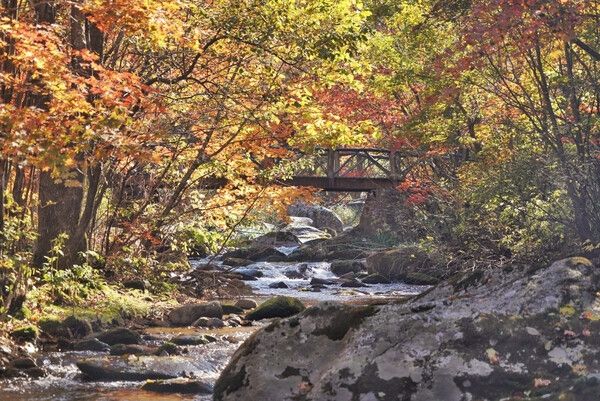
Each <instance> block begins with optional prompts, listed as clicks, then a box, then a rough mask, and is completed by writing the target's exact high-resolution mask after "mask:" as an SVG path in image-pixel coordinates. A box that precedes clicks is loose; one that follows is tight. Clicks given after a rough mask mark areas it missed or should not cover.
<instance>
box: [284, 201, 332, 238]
mask: <svg viewBox="0 0 600 401" xmlns="http://www.w3.org/2000/svg"><path fill="white" fill-rule="evenodd" d="M288 215H290V216H296V217H307V218H309V219H311V220H312V222H313V223H312V224H313V225H314V227H316V228H330V229H332V230H334V231H335V232H337V233H341V232H342V231H343V230H344V223H343V222H342V220H341V219H340V218H339V216H338V215H337V214H336V213H335V212H334V211H333V210H331V209H328V208H326V207H324V206H320V205H307V204H305V203H302V202H297V203H295V204H293V205H291V206H289V207H288Z"/></svg>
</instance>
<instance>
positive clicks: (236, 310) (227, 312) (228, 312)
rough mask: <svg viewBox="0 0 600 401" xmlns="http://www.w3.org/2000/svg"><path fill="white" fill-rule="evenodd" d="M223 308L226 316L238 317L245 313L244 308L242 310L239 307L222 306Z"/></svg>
mask: <svg viewBox="0 0 600 401" xmlns="http://www.w3.org/2000/svg"><path fill="white" fill-rule="evenodd" d="M221 307H222V308H223V314H224V315H231V314H234V315H237V314H240V313H244V308H240V307H239V306H237V305H229V304H221Z"/></svg>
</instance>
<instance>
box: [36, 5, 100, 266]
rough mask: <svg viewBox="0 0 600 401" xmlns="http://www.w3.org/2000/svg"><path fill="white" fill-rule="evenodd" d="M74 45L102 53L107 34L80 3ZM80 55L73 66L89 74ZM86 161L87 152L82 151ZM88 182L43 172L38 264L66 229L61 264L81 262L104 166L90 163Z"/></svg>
mask: <svg viewBox="0 0 600 401" xmlns="http://www.w3.org/2000/svg"><path fill="white" fill-rule="evenodd" d="M70 34H71V45H72V47H73V48H74V49H78V50H81V49H85V48H87V49H89V50H91V51H93V52H95V53H97V54H98V55H102V52H103V44H104V38H103V35H102V32H100V31H99V30H98V29H97V28H96V27H94V26H93V25H92V24H91V23H90V22H89V21H87V20H86V18H85V15H84V14H83V13H82V12H81V10H80V9H79V7H78V6H77V5H73V6H72V7H71V32H70ZM79 61H80V60H78V59H77V58H74V59H73V62H72V68H73V69H74V70H75V71H76V72H77V73H79V74H82V75H86V74H89V73H90V72H89V71H86V70H85V69H83V68H82V67H81V64H80V62H79ZM79 161H80V163H81V164H84V163H83V161H84V155H79ZM85 170H86V174H87V186H86V188H85V191H84V184H85V182H84V174H83V173H81V172H80V170H72V171H70V172H69V174H70V175H71V177H70V180H69V182H75V183H77V185H73V186H71V185H68V186H67V185H65V182H64V181H56V180H54V179H53V178H52V177H51V176H50V174H49V173H44V172H43V173H41V174H40V186H39V197H40V199H39V213H38V241H37V246H36V249H35V253H34V264H35V265H36V266H41V265H42V264H43V263H44V261H45V259H46V256H48V254H49V252H50V251H51V249H52V241H54V239H55V238H57V236H59V235H60V234H62V233H65V234H66V235H67V236H68V239H67V241H66V243H65V244H64V247H63V249H62V251H63V253H64V256H63V257H61V258H60V259H59V267H61V268H69V267H71V266H73V264H76V263H79V262H80V253H81V252H85V251H86V250H87V246H88V243H87V237H86V232H87V230H88V228H89V225H90V222H91V221H92V220H93V217H94V213H95V208H94V204H95V198H96V194H97V191H98V184H99V182H100V173H101V170H100V166H99V165H98V166H92V167H87V168H86V169H85Z"/></svg>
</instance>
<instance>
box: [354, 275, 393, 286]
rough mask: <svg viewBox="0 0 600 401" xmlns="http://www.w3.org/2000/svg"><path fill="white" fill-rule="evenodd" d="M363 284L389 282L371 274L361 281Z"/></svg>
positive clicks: (380, 276)
mask: <svg viewBox="0 0 600 401" xmlns="http://www.w3.org/2000/svg"><path fill="white" fill-rule="evenodd" d="M361 281H362V282H363V283H365V284H389V283H390V280H389V279H387V278H386V277H384V276H382V275H381V274H377V273H373V274H369V275H368V276H366V277H364V278H362V279H361Z"/></svg>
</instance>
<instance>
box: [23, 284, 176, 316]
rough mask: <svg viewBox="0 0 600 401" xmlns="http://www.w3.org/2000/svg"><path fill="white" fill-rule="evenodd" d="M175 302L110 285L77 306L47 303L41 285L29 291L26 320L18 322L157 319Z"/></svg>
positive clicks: (45, 291)
mask: <svg viewBox="0 0 600 401" xmlns="http://www.w3.org/2000/svg"><path fill="white" fill-rule="evenodd" d="M175 305H177V301H175V300H174V299H173V297H172V296H168V295H166V294H165V295H162V296H158V295H152V294H149V293H147V292H142V291H138V290H123V289H121V288H118V287H116V286H114V285H109V284H104V285H102V286H101V287H100V288H99V289H98V290H94V291H92V292H90V294H89V296H88V297H87V298H86V299H85V300H82V301H81V302H79V304H77V305H69V306H66V305H56V304H53V303H52V302H50V300H49V299H48V292H47V289H46V288H44V286H42V287H40V288H38V289H35V290H33V291H32V292H31V293H30V296H29V297H28V301H27V302H26V304H25V308H26V310H27V312H26V313H25V319H24V321H23V320H22V321H19V322H18V323H19V324H20V325H22V324H23V323H25V322H30V323H32V324H38V323H39V322H40V321H42V320H44V319H57V320H62V319H64V318H65V317H67V316H71V315H74V316H77V317H79V318H84V319H87V320H90V321H101V322H103V323H113V322H123V321H124V320H129V319H135V318H158V317H160V315H161V314H162V313H163V311H165V310H166V309H169V308H172V307H174V306H175ZM14 324H17V322H14Z"/></svg>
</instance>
